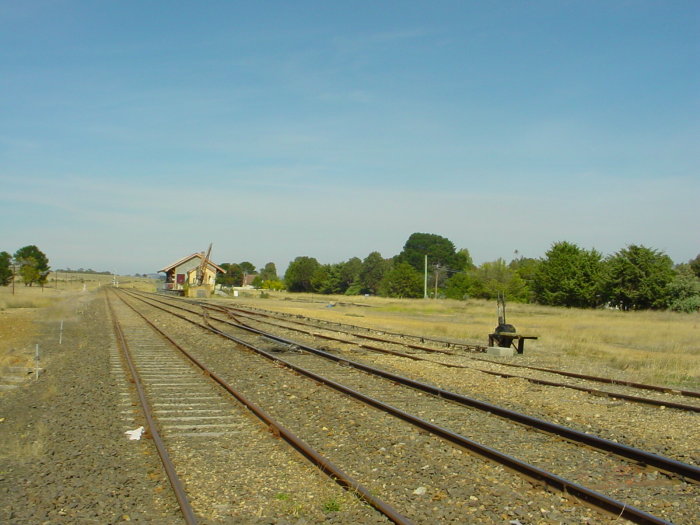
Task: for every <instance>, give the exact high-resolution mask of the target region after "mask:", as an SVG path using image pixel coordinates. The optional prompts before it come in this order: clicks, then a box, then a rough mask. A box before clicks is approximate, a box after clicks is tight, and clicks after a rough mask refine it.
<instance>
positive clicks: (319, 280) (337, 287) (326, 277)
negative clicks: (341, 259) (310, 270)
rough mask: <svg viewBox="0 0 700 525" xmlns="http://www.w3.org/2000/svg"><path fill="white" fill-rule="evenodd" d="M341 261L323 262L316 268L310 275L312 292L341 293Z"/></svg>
mask: <svg viewBox="0 0 700 525" xmlns="http://www.w3.org/2000/svg"><path fill="white" fill-rule="evenodd" d="M341 271H342V263H340V264H324V265H321V266H319V267H318V268H316V271H314V274H313V276H312V277H311V286H312V288H313V291H314V292H317V293H323V294H338V293H342V291H343V290H342V286H341V277H340V274H341Z"/></svg>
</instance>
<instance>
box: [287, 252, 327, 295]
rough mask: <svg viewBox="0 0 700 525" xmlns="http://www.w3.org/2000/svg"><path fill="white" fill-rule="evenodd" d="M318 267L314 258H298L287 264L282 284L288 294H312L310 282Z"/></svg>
mask: <svg viewBox="0 0 700 525" xmlns="http://www.w3.org/2000/svg"><path fill="white" fill-rule="evenodd" d="M319 266H320V264H319V262H318V261H317V260H316V259H315V258H314V257H306V256H300V257H297V258H296V259H294V260H293V261H292V262H291V263H289V267H288V268H287V271H286V272H285V274H284V282H285V284H286V286H287V290H289V291H290V292H312V291H313V285H312V284H311V280H312V278H313V275H314V272H315V271H316V269H317V268H318V267H319Z"/></svg>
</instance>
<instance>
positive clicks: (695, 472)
mask: <svg viewBox="0 0 700 525" xmlns="http://www.w3.org/2000/svg"><path fill="white" fill-rule="evenodd" d="M141 300H144V299H141ZM156 301H157V300H156ZM157 302H161V303H162V304H166V305H168V306H170V307H171V308H177V309H181V310H185V311H187V312H189V313H190V314H192V315H199V314H197V313H194V312H192V311H190V310H187V309H185V308H182V307H181V306H176V305H172V304H168V303H163V302H162V301H157ZM151 306H153V307H154V308H160V307H158V306H156V305H151ZM161 309H162V310H164V311H166V312H168V313H170V314H172V315H175V316H177V317H181V318H182V319H185V320H187V321H189V322H190V323H193V324H195V325H197V326H201V327H204V326H205V325H200V324H199V323H196V322H194V321H192V320H191V319H187V318H186V317H184V316H180V315H179V314H177V313H175V312H171V311H168V310H165V309H163V308H161ZM219 322H221V323H225V324H229V325H230V326H233V327H234V328H239V329H242V330H246V331H248V332H250V333H254V334H256V335H259V336H261V337H265V338H267V339H271V340H273V341H277V342H280V343H282V344H285V345H289V346H294V347H296V348H299V349H303V350H306V351H308V352H311V353H313V354H315V355H318V356H321V357H325V358H326V359H329V360H332V361H335V362H338V363H342V364H343V365H346V366H351V367H353V368H356V369H358V370H362V371H364V372H367V373H370V374H373V375H377V376H380V377H384V378H386V379H389V380H391V381H393V382H396V383H400V384H402V385H405V386H408V387H411V388H415V389H416V390H420V391H423V392H427V393H430V394H433V395H435V396H437V397H440V398H443V399H448V400H450V401H453V402H455V403H458V404H461V405H464V406H469V407H472V408H477V409H479V410H483V411H485V412H489V413H491V414H495V415H498V416H500V417H503V418H505V419H510V420H511V421H515V422H517V423H521V424H524V425H526V426H530V427H533V428H537V429H539V430H543V431H545V432H549V433H552V434H555V435H558V436H561V437H563V438H566V439H568V440H571V441H574V442H579V443H584V444H586V445H588V446H591V447H593V448H597V449H599V450H604V451H606V452H611V453H613V454H616V455H618V456H621V457H624V458H627V459H631V460H633V461H637V462H640V463H643V464H647V465H650V466H653V467H656V468H658V469H661V470H664V471H666V472H669V473H672V474H677V475H680V476H684V477H686V478H688V479H690V480H693V481H696V482H698V481H700V467H697V466H695V465H690V464H688V463H683V462H680V461H677V460H674V459H671V458H668V457H665V456H659V455H657V454H653V453H651V452H647V451H645V450H641V449H638V448H635V447H631V446H627V445H622V444H620V443H616V442H615V441H611V440H609V439H605V438H601V437H599V436H595V435H593V434H586V433H585V432H580V431H578V430H574V429H572V428H569V427H566V426H564V425H559V424H556V423H550V422H549V421H545V420H542V419H539V418H536V417H533V416H528V415H527V414H522V413H520V412H516V411H514V410H509V409H506V408H503V407H499V406H497V405H493V404H491V403H487V402H485V401H480V400H478V399H474V398H470V397H468V396H465V395H462V394H458V393H456V392H452V391H449V390H444V389H442V388H439V387H436V386H433V385H429V384H427V383H422V382H420V381H416V380H414V379H410V378H408V377H404V376H400V375H397V374H394V373H392V372H388V371H386V370H382V369H379V368H375V367H372V366H369V365H366V364H364V363H360V362H358V361H353V360H351V359H346V358H343V357H339V356H336V355H334V354H332V353H330V352H326V351H324V350H320V349H318V348H315V347H312V346H309V345H305V344H303V343H300V342H298V341H293V340H291V339H286V338H284V337H280V336H276V335H274V334H270V333H267V332H264V331H262V330H258V329H256V328H252V327H249V326H245V325H239V324H234V323H231V322H230V321H226V320H219Z"/></svg>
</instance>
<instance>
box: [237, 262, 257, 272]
mask: <svg viewBox="0 0 700 525" xmlns="http://www.w3.org/2000/svg"><path fill="white" fill-rule="evenodd" d="M238 266H239V267H240V269H241V271H242V272H243V273H244V274H246V275H252V274H254V273H255V266H254V265H253V263H250V262H248V261H243V262H242V263H238Z"/></svg>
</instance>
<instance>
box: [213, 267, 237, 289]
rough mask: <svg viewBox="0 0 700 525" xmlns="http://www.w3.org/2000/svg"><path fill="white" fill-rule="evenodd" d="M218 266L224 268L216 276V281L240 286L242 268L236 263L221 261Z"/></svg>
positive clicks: (226, 284)
mask: <svg viewBox="0 0 700 525" xmlns="http://www.w3.org/2000/svg"><path fill="white" fill-rule="evenodd" d="M219 266H221V268H223V269H224V270H225V273H223V274H222V273H220V274H218V275H217V276H216V283H217V284H222V285H224V286H241V285H242V284H243V270H241V267H240V266H239V265H238V264H236V263H222V264H220V265H219Z"/></svg>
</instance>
